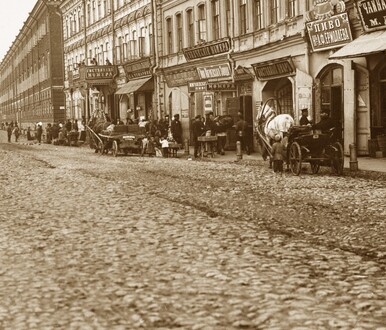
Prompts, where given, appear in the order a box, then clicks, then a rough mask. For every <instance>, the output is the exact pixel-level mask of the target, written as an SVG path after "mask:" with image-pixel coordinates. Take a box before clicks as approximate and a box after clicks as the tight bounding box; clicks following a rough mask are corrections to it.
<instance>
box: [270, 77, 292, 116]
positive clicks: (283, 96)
mask: <svg viewBox="0 0 386 330" xmlns="http://www.w3.org/2000/svg"><path fill="white" fill-rule="evenodd" d="M262 98H263V101H264V102H265V101H266V100H268V99H269V98H274V99H276V100H277V101H278V103H279V104H280V107H277V109H276V113H277V114H278V115H279V114H284V113H285V114H289V115H290V116H292V117H293V118H294V101H293V93H292V83H291V81H290V80H289V79H288V78H280V79H273V80H270V81H268V82H267V84H266V85H265V86H264V89H263V91H262Z"/></svg>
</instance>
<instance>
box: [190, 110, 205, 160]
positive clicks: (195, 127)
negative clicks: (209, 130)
mask: <svg viewBox="0 0 386 330" xmlns="http://www.w3.org/2000/svg"><path fill="white" fill-rule="evenodd" d="M192 131H193V141H194V157H195V158H197V154H198V149H199V147H200V143H199V142H198V137H199V136H201V135H202V134H203V133H204V132H205V125H204V123H203V122H202V120H201V116H200V115H197V116H196V117H195V118H194V121H193V124H192Z"/></svg>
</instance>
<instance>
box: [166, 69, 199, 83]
mask: <svg viewBox="0 0 386 330" xmlns="http://www.w3.org/2000/svg"><path fill="white" fill-rule="evenodd" d="M165 79H166V83H167V85H168V86H169V87H177V86H183V85H185V86H186V84H187V83H189V82H190V81H195V80H200V77H199V75H198V73H197V70H196V69H191V70H184V71H174V72H165Z"/></svg>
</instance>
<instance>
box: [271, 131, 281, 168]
mask: <svg viewBox="0 0 386 330" xmlns="http://www.w3.org/2000/svg"><path fill="white" fill-rule="evenodd" d="M283 155H284V146H283V144H282V143H281V136H280V135H279V134H277V135H275V142H274V143H273V145H272V156H273V171H274V172H275V173H280V174H283V162H284V156H283Z"/></svg>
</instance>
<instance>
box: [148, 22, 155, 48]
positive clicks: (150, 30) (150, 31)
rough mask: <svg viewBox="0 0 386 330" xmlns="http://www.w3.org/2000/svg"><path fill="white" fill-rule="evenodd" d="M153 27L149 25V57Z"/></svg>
mask: <svg viewBox="0 0 386 330" xmlns="http://www.w3.org/2000/svg"><path fill="white" fill-rule="evenodd" d="M153 41H154V40H153V25H151V24H149V50H150V55H152V54H153Z"/></svg>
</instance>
